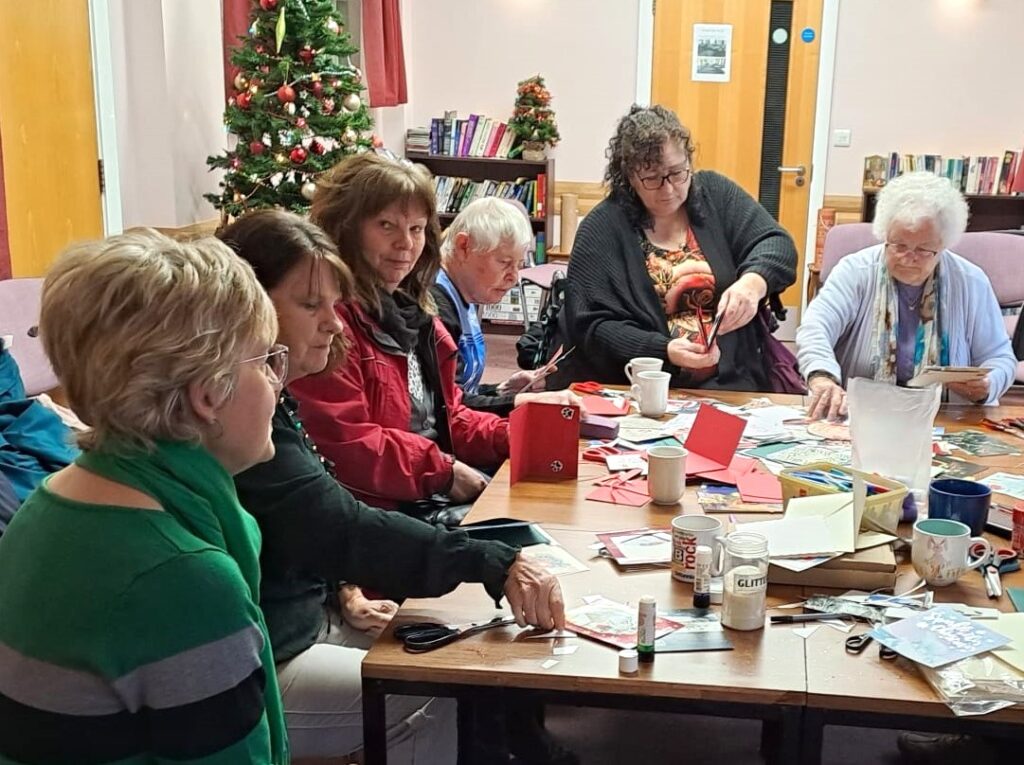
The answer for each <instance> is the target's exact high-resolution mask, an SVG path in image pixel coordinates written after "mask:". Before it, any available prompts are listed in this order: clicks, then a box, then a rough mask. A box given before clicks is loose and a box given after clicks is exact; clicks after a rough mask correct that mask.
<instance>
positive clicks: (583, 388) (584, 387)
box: [569, 382, 604, 396]
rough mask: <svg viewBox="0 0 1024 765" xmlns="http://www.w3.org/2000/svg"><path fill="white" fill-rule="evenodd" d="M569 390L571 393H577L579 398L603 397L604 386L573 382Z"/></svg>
mask: <svg viewBox="0 0 1024 765" xmlns="http://www.w3.org/2000/svg"><path fill="white" fill-rule="evenodd" d="M569 390H571V391H572V392H573V393H579V394H580V395H581V396H586V395H591V396H603V395H604V386H603V385H602V384H601V383H597V382H574V383H573V384H572V385H570V386H569Z"/></svg>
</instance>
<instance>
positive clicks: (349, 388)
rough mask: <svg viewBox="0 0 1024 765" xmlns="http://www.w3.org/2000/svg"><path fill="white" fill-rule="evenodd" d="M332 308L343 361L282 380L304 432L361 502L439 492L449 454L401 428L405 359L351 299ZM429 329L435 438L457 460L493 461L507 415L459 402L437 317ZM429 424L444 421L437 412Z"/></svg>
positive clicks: (450, 353) (404, 424) (502, 450)
mask: <svg viewBox="0 0 1024 765" xmlns="http://www.w3.org/2000/svg"><path fill="white" fill-rule="evenodd" d="M338 316H339V317H340V318H341V320H342V322H344V325H345V330H344V331H345V335H346V337H347V338H348V340H349V344H350V347H349V356H348V360H347V361H346V363H345V364H344V365H342V366H341V367H339V368H337V369H335V370H334V371H333V372H331V373H330V374H326V375H316V376H313V377H306V378H304V379H302V380H298V381H296V382H295V383H293V384H292V385H290V386H288V389H289V391H291V393H292V394H293V395H294V396H295V397H296V398H298V399H299V401H300V402H301V404H302V408H301V410H300V412H299V415H300V416H301V418H302V421H303V423H304V424H305V426H306V428H307V430H308V431H309V435H310V436H311V437H312V439H313V441H314V442H315V443H316V445H317V448H319V449H320V451H321V452H322V453H323V455H324V456H325V457H327V458H328V459H330V460H332V461H333V462H334V465H335V470H336V475H337V478H338V481H339V482H341V484H342V485H344V486H345V487H347V488H348V489H349V490H350V491H351V492H352V493H353V494H355V495H356V496H357V497H358V498H359V499H361V500H363V501H364V502H366V503H367V504H371V505H375V506H377V507H385V508H394V507H396V506H397V505H398V504H399V503H400V502H407V501H409V502H411V501H415V500H419V499H425V498H427V497H429V496H431V495H432V494H436V493H443V492H444V491H445V490H446V489H447V488H448V486H449V485H450V483H451V480H452V456H450V455H449V454H446V453H445V452H444V451H443V449H442V446H441V445H439V444H438V443H435V442H433V441H430V440H429V439H426V438H424V437H423V436H420V435H417V434H416V433H413V432H411V431H410V430H409V418H410V416H411V414H412V405H411V403H410V401H409V386H408V373H409V363H408V359H407V358H406V357H405V356H404V355H401V354H398V353H394V352H389V351H386V350H384V349H382V348H381V347H380V346H379V345H378V344H377V343H376V342H375V341H374V339H373V331H374V329H378V325H377V323H376V321H375V320H374V319H373V318H372V317H371V316H370V315H369V314H367V313H366V312H365V311H364V310H363V309H362V308H360V307H359V306H357V305H355V304H350V305H344V306H341V307H339V308H338ZM433 335H434V348H435V349H436V362H437V363H438V366H439V372H440V380H441V388H442V390H441V391H440V392H441V394H442V395H443V399H444V404H445V406H446V407H447V422H448V430H449V433H450V435H449V433H444V432H442V433H441V434H440V435H439V438H438V441H439V442H440V444H445V442H447V443H448V444H451V445H452V451H453V452H454V457H455V458H457V459H459V460H461V461H462V462H465V463H467V464H469V465H473V466H475V467H480V468H490V467H494V466H496V465H498V464H500V463H501V462H502V460H504V459H505V458H506V457H508V420H505V419H502V418H500V417H497V416H495V415H493V414H486V413H484V412H477V411H474V410H472V409H469V408H468V407H466V406H464V405H463V403H462V390H461V389H460V388H459V386H458V385H456V384H455V365H456V361H457V357H458V349H457V347H456V345H455V341H454V340H452V338H451V335H449V334H448V331H447V330H445V328H444V326H443V325H442V324H441V322H440V320H437V319H435V320H434V327H433ZM433 361H434V360H428V359H421V360H420V363H421V364H422V365H423V366H424V367H425V366H426V365H427V364H429V363H432V362H433ZM437 394H438V391H434V395H435V403H436V405H437V406H440V403H441V402H440V400H439V399H440V397H438V395H437ZM437 424H438V428H439V429H441V428H443V427H444V418H443V417H442V416H440V415H439V416H438V418H437Z"/></svg>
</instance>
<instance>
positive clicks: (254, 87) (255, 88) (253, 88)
mask: <svg viewBox="0 0 1024 765" xmlns="http://www.w3.org/2000/svg"><path fill="white" fill-rule="evenodd" d="M259 92H260V86H259V85H257V84H256V83H255V82H254V83H253V84H252V85H250V86H249V93H250V94H251V95H254V96H255V95H256V94H257V93H259Z"/></svg>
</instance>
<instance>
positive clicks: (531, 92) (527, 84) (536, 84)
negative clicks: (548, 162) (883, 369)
mask: <svg viewBox="0 0 1024 765" xmlns="http://www.w3.org/2000/svg"><path fill="white" fill-rule="evenodd" d="M550 103H551V92H550V91H549V90H548V89H547V88H546V87H544V78H543V77H541V76H540V75H539V74H538V75H537V76H536V77H530V78H529V79H526V80H523V81H522V82H520V83H519V85H518V86H517V87H516V103H515V107H514V110H513V112H512V119H510V120H509V121H508V126H509V127H510V128H511V129H512V131H513V132H514V133H515V134H516V135H517V136H518V137H519V139H520V140H521V141H522V148H521V149H520V150H521V151H523V156H524V157H525V158H526V159H543V158H544V146H554V145H555V144H557V143H558V141H559V139H560V138H561V136H560V135H559V134H558V123H557V122H555V113H554V111H552V110H551V107H550V106H549V104H550ZM531 143H532V144H535V145H534V146H529V145H528V144H531ZM515 153H517V152H515V151H513V153H512V155H513V156H514V155H515ZM531 155H533V156H531Z"/></svg>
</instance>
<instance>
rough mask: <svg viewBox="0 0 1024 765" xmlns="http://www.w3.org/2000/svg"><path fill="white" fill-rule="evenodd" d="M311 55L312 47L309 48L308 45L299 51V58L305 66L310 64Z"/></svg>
mask: <svg viewBox="0 0 1024 765" xmlns="http://www.w3.org/2000/svg"><path fill="white" fill-rule="evenodd" d="M313 56H314V53H313V49H312V48H310V47H309V46H308V45H307V46H306V47H305V48H303V49H302V50H300V51H299V58H301V59H302V63H303V64H305V65H306V66H309V65H310V64H312V63H313Z"/></svg>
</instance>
